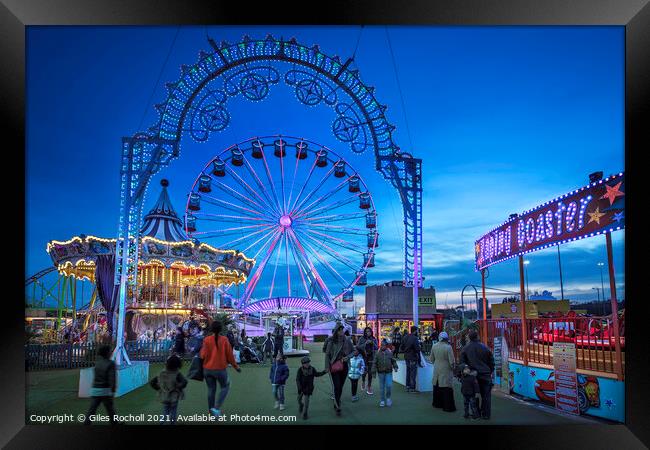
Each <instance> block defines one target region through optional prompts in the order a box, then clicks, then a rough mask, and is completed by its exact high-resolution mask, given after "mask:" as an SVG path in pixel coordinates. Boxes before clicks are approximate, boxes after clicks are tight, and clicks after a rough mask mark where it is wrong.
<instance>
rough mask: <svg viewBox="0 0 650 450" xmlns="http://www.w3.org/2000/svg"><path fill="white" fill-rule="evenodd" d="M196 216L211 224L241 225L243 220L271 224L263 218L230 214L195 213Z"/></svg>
mask: <svg viewBox="0 0 650 450" xmlns="http://www.w3.org/2000/svg"><path fill="white" fill-rule="evenodd" d="M194 216H195V217H199V218H204V219H203V220H207V221H210V222H233V223H241V222H242V220H256V221H260V222H262V223H265V224H266V223H270V222H269V221H268V220H266V219H265V218H262V217H247V216H232V215H229V214H211V213H202V212H195V213H194Z"/></svg>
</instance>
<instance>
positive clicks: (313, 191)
mask: <svg viewBox="0 0 650 450" xmlns="http://www.w3.org/2000/svg"><path fill="white" fill-rule="evenodd" d="M332 173H334V165H332V167H330V170H328V171H327V173H326V174H325V176H323V178H322V179H321V180H320V182H319V183H318V185H317V186H316V187H315V188H314V189H312V190H311V191H309V194H308V195H307V196H306V197H305V198H304V199H302V200H301V201H300V203H298V198H300V195H301V194H302V189H301V190H300V193H299V194H298V197H297V198H296V204H295V205H294V207H293V208H292V209H291V213H290V214H294V213H295V212H296V211H298V210H299V209H300V208H302V206H303V205H304V204H305V203H306V202H308V201H309V199H310V198H311V197H313V196H314V194H315V193H316V192H317V191H318V190H319V189H320V188H321V186H322V185H323V184H325V182H326V181H327V179H328V178H329V176H330V175H331V174H332ZM305 186H307V183H305V184H304V185H303V189H304V188H305Z"/></svg>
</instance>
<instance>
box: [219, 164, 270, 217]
mask: <svg viewBox="0 0 650 450" xmlns="http://www.w3.org/2000/svg"><path fill="white" fill-rule="evenodd" d="M244 161H245V164H246V167H247V168H248V170H249V172H250V173H251V175H253V178H254V179H256V180H259V177H257V173H255V172H254V171H252V172H251V170H252V169H251V168H249V167H250V163H249V162H248V160H247V159H246V157H245V156H244ZM225 168H226V171H227V173H229V174H230V175H232V176H233V178H234V179H235V181H237V182H238V183H239V185H240V186H242V187H243V188H244V189H246V191H248V192H250V193H251V194H252V195H254V196H256V197H257V198H258V199H259V200H260V202H262V204H264V205H266V208H267V210H271V211H275V212H278V211H277V210H276V207H275V204H274V203H273V200H271V199H270V198H269V197H268V195H267V194H266V189H262V193H263V194H264V199H263V198H262V197H261V196H260V195H259V194H258V193H257V192H256V191H255V189H253V188H252V187H251V186H250V185H249V184H248V183H246V181H244V179H243V178H242V177H241V176H239V174H238V173H237V172H236V171H235V170H233V169H232V168H231V167H229V166H225ZM265 199H266V200H265Z"/></svg>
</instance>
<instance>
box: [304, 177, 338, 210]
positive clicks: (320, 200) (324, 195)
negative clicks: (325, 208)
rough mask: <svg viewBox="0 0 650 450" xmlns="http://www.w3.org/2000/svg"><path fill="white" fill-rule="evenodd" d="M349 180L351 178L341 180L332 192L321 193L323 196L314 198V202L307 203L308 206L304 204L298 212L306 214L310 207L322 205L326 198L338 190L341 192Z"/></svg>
mask: <svg viewBox="0 0 650 450" xmlns="http://www.w3.org/2000/svg"><path fill="white" fill-rule="evenodd" d="M348 180H349V178H348V179H346V180H343V181H341V182H340V183H339V184H338V185H337V186H335V187H334V188H333V189H332V190H331V191H330V192H328V193H326V194H323V195H321V196H320V197H318V198H317V199H316V200H314V201H313V202H311V203H310V204H309V205H307V206H302V207H301V208H300V211H298V213H297V214H301V215H304V214H305V213H306V212H308V211H309V210H310V209H312V208H313V207H314V206H317V205H322V204H323V202H324V201H325V200H327V199H329V198H330V197H332V196H333V195H334V194H336V193H337V192H339V191H340V190H341V189H342V188H343V187H345V185H346V183H347V182H348Z"/></svg>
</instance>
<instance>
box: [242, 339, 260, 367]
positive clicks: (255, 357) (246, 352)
mask: <svg viewBox="0 0 650 450" xmlns="http://www.w3.org/2000/svg"><path fill="white" fill-rule="evenodd" d="M240 358H241V362H242V363H257V364H261V363H262V355H261V354H260V352H259V350H257V348H256V346H255V344H254V343H253V342H252V341H250V339H249V342H247V343H246V344H242V348H241V354H240Z"/></svg>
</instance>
